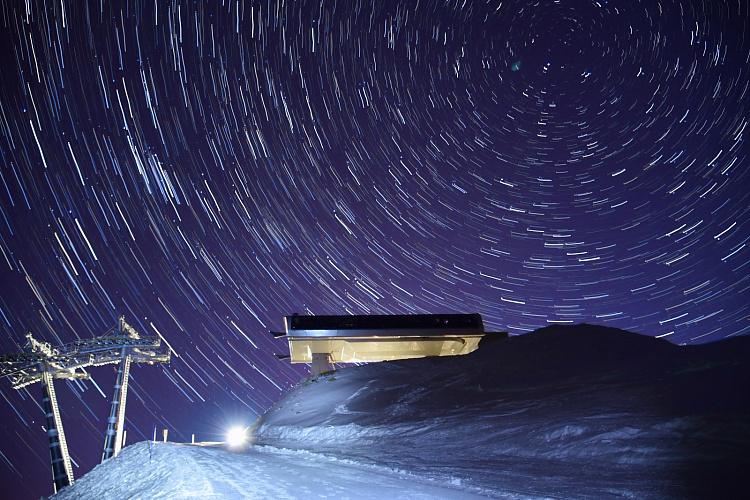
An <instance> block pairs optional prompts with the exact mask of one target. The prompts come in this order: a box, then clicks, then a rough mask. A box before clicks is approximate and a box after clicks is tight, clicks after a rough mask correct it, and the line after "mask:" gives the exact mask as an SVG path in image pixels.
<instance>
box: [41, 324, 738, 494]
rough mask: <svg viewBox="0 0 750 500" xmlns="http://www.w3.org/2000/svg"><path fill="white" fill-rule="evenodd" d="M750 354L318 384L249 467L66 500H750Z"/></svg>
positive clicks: (524, 348)
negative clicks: (490, 499) (486, 499)
mask: <svg viewBox="0 0 750 500" xmlns="http://www.w3.org/2000/svg"><path fill="white" fill-rule="evenodd" d="M748 395H750V338H738V339H730V340H726V341H722V342H718V343H713V344H705V345H702V346H686V347H679V346H675V345H673V344H670V343H669V342H666V341H663V340H658V339H654V338H651V337H645V336H641V335H637V334H633V333H629V332H624V331H622V330H616V329H610V328H604V327H595V326H590V325H579V326H575V327H572V326H567V327H550V328H546V329H542V330H538V331H536V332H532V333H530V334H526V335H523V336H520V337H511V338H508V339H501V340H495V341H493V342H485V343H483V344H482V345H481V347H480V349H479V350H478V351H476V352H475V353H472V354H470V355H467V356H460V357H450V358H425V359H419V360H405V361H397V362H389V363H378V364H371V365H365V366H360V367H351V368H346V369H343V370H339V371H335V372H330V373H327V374H324V375H321V376H318V377H313V378H309V379H306V380H304V381H302V382H300V383H299V384H297V386H295V387H294V388H292V389H291V390H290V391H289V392H288V393H287V394H286V395H285V396H283V397H282V399H281V400H280V401H278V402H277V403H276V404H275V405H274V406H273V407H272V408H271V409H270V410H269V411H268V412H267V413H266V414H265V415H264V416H263V417H262V418H261V419H260V420H259V421H258V422H257V423H256V424H255V426H254V429H253V430H254V436H255V444H254V445H252V446H248V447H247V450H246V453H244V454H233V453H229V452H228V451H226V450H224V449H221V448H201V447H196V446H179V445H171V444H166V445H165V444H161V443H156V444H155V445H153V454H152V455H150V449H151V448H150V447H151V446H152V445H151V444H149V443H148V442H143V443H138V444H136V445H133V446H130V447H128V448H126V449H125V450H123V452H122V453H121V455H120V456H118V457H116V458H115V459H112V460H110V461H108V462H106V463H105V464H102V465H100V466H98V467H97V468H95V469H94V470H93V471H91V472H90V473H89V474H87V475H85V476H84V477H83V478H81V479H80V480H78V481H77V482H76V483H75V484H74V485H73V486H71V487H68V488H65V489H64V490H63V491H62V492H61V493H59V494H58V495H57V497H55V498H84V499H85V498H91V499H94V498H96V499H100V498H114V497H118V498H122V497H126V498H194V497H197V498H326V497H336V498H391V497H392V498H475V497H477V496H480V497H494V498H512V499H526V498H582V499H595V498H596V499H599V498H638V499H649V498H675V499H676V498H680V499H682V498H688V499H690V498H745V496H744V495H745V494H746V492H747V491H748V489H749V488H750V479H749V478H748V476H749V475H748V474H747V471H748V470H750V469H748V465H750V460H749V459H748V457H750V397H749V396H748Z"/></svg>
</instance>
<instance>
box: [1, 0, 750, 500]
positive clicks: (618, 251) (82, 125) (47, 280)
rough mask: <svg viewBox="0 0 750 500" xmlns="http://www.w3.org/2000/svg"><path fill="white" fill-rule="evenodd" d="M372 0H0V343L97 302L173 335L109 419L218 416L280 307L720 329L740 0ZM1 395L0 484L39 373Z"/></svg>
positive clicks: (742, 314) (42, 446)
mask: <svg viewBox="0 0 750 500" xmlns="http://www.w3.org/2000/svg"><path fill="white" fill-rule="evenodd" d="M374 4H375V5H374V6H373V5H372V2H364V1H360V2H357V1H354V0H339V1H328V0H321V1H316V2H293V1H290V0H267V1H261V2H236V1H231V2H228V1H225V2H221V1H212V2H208V1H206V2H199V1H172V2H161V1H157V2H156V3H154V2H152V1H148V2H143V1H138V0H134V1H126V2H107V1H104V0H102V1H101V2H99V1H88V2H86V1H66V2H61V1H58V0H50V1H47V2H41V1H39V2H38V1H28V2H22V1H14V0H7V1H3V2H2V4H1V9H2V11H1V13H0V16H1V19H2V30H0V31H1V32H0V47H1V48H2V51H1V55H0V64H1V66H0V157H1V161H0V180H1V181H2V182H1V183H0V184H1V185H0V216H1V217H0V269H2V271H0V273H1V275H0V283H2V289H1V290H0V329H1V331H0V352H2V353H9V352H16V351H17V350H18V349H19V348H20V347H21V346H22V345H23V343H24V342H25V337H24V336H25V335H26V333H27V332H32V333H33V334H34V336H35V337H36V338H38V339H41V340H45V341H48V342H50V343H52V344H59V343H65V342H70V341H72V340H75V339H76V338H90V337H94V336H98V335H102V334H104V333H105V332H106V331H107V330H108V329H109V328H111V327H113V326H114V325H115V324H116V321H117V318H118V316H120V315H125V318H126V320H127V321H128V322H129V323H130V324H132V325H133V326H134V327H135V328H136V329H137V330H138V331H139V332H140V333H141V334H143V335H157V334H158V335H161V336H162V337H163V338H164V339H165V340H166V341H167V342H168V343H169V345H170V346H171V348H172V349H173V351H174V352H173V355H172V362H171V364H170V365H168V366H134V367H133V369H132V372H131V373H132V382H131V392H130V393H129V397H128V413H127V425H128V431H129V436H128V440H129V441H130V442H132V441H135V440H141V439H144V438H146V437H150V436H151V435H152V429H153V428H154V426H155V427H156V428H158V429H161V428H165V427H167V428H169V429H170V438H172V439H174V440H183V441H184V440H189V439H190V438H191V434H192V433H196V439H200V440H220V439H223V438H222V436H221V433H222V432H223V429H224V428H225V427H226V426H227V425H228V424H229V423H231V422H235V421H243V422H246V423H248V424H249V423H251V422H253V421H254V420H255V418H256V417H257V415H259V414H262V412H263V411H265V410H266V409H267V408H268V407H269V406H270V405H271V404H272V403H273V402H274V401H275V400H276V399H277V398H278V397H279V395H280V394H281V393H282V392H283V391H284V390H285V389H286V388H288V387H289V386H290V385H291V384H293V383H294V382H296V381H297V380H299V378H300V377H301V376H302V375H303V374H304V373H306V368H305V367H304V366H298V365H294V366H290V365H289V364H286V363H284V362H281V361H279V360H277V359H276V357H275V356H274V353H284V352H286V346H285V342H284V341H283V340H274V339H273V338H272V337H271V336H270V335H269V334H268V330H280V329H282V328H283V323H282V318H283V316H284V315H289V314H292V313H295V312H297V313H300V314H349V313H351V314H389V313H391V314H409V313H438V312H461V313H473V312H478V313H481V314H482V316H483V318H484V322H485V328H486V329H487V330H502V331H508V332H510V333H511V334H520V333H523V332H527V331H530V330H533V329H536V328H539V327H542V326H547V325H549V324H553V323H560V324H575V323H582V322H588V323H597V324H605V325H607V326H614V327H619V328H624V329H628V330H632V331H635V332H640V333H644V334H647V335H652V336H661V337H664V338H666V339H668V340H670V341H672V342H675V343H680V344H681V343H688V344H691V343H704V342H709V341H716V340H720V339H723V338H726V337H730V336H736V335H743V334H746V333H748V331H750V308H749V304H750V300H749V299H750V293H748V287H749V286H750V281H749V280H748V274H750V266H748V261H749V260H750V252H749V251H748V245H749V244H750V242H749V241H748V240H749V239H750V220H749V218H748V209H749V207H750V189H749V187H750V173H749V172H748V163H749V162H750V159H749V157H748V156H749V153H750V150H749V149H748V146H747V143H746V142H745V141H744V138H745V137H746V134H748V133H749V132H750V131H748V122H749V121H750V109H749V108H750V29H748V28H749V27H748V22H750V21H749V20H750V5H749V3H748V1H747V0H725V1H724V0H703V1H699V0H695V1H682V2H680V1H670V0H666V1H662V2H658V1H652V0H643V1H640V2H638V1H633V0H622V1H604V0H601V1H599V2H596V1H594V2H590V1H583V0H581V1H565V0H559V1H534V2H520V1H507V0H506V1H502V2H500V1H498V0H488V1H471V0H458V1H448V2H441V1H436V0H423V1H403V2H396V1H378V2H374ZM90 373H91V374H92V376H93V379H94V381H93V382H73V383H71V382H65V381H59V382H58V383H57V385H56V387H57V391H58V398H59V402H60V406H61V410H62V412H63V419H64V420H63V423H64V425H65V430H66V433H67V434H68V436H67V437H68V444H69V447H70V450H71V453H72V456H73V459H74V461H75V462H76V463H77V464H78V465H79V466H80V467H74V471H75V473H76V476H77V477H79V476H80V475H82V474H83V472H85V471H86V470H88V469H90V468H91V467H93V466H94V465H95V464H96V463H97V462H98V460H99V459H100V457H101V449H102V445H103V433H104V430H105V427H106V417H107V414H108V411H109V408H108V405H109V399H110V398H111V395H112V394H111V393H112V392H113V390H112V384H113V381H114V369H113V367H112V366H107V367H99V368H91V369H90ZM0 395H2V400H0V416H1V417H2V418H0V422H1V423H0V477H1V478H2V479H0V491H6V490H8V489H9V488H11V487H12V488H19V489H20V490H19V491H21V492H22V493H23V494H26V495H28V496H34V495H36V496H38V495H40V494H49V493H51V492H52V480H51V473H50V472H49V454H48V452H47V441H46V437H45V435H44V433H43V430H42V429H41V426H42V425H43V418H42V412H41V410H40V407H39V405H40V403H41V388H40V386H39V384H36V385H33V386H30V387H28V388H26V389H24V390H21V391H15V390H13V389H12V388H11V387H10V382H9V381H8V380H2V381H0ZM160 435H161V434H160Z"/></svg>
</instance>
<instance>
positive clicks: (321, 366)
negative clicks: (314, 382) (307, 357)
mask: <svg viewBox="0 0 750 500" xmlns="http://www.w3.org/2000/svg"><path fill="white" fill-rule="evenodd" d="M327 371H330V368H329V366H328V353H327V352H314V353H312V365H311V366H310V375H313V376H315V375H320V374H321V373H325V372H327Z"/></svg>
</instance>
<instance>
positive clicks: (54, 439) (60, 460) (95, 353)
mask: <svg viewBox="0 0 750 500" xmlns="http://www.w3.org/2000/svg"><path fill="white" fill-rule="evenodd" d="M26 339H27V342H26V344H25V345H24V347H23V348H22V349H21V350H20V351H19V352H18V353H16V354H5V355H2V356H0V378H4V377H10V379H11V384H12V386H13V388H14V389H22V388H24V387H26V386H28V385H31V384H33V383H35V382H41V385H42V403H43V408H44V413H45V418H46V429H47V438H48V439H49V450H50V459H51V461H52V478H53V481H54V484H55V492H57V491H59V490H60V489H61V488H63V487H64V486H68V485H69V484H73V481H74V479H73V470H72V467H71V464H70V456H69V454H68V445H67V442H66V440H65V432H64V431H63V425H62V421H61V419H60V410H59V408H58V405H57V397H56V395H55V387H54V384H53V380H54V379H61V378H62V379H68V380H72V379H88V378H90V375H89V374H88V373H87V372H86V371H85V368H86V367H89V366H101V365H106V364H114V363H119V364H120V366H119V369H118V372H117V380H116V382H115V395H114V397H113V399H112V406H111V410H110V417H109V419H108V420H107V432H106V434H105V444H104V454H103V457H102V460H104V459H106V458H109V457H110V456H113V455H116V454H117V452H118V451H119V450H120V447H121V446H122V429H123V425H122V424H123V422H124V419H125V398H126V396H127V380H128V373H129V370H130V364H131V363H133V362H135V363H149V364H153V363H168V362H169V359H170V351H169V347H168V346H166V345H164V346H162V344H161V339H160V338H159V337H142V336H140V335H139V334H138V333H137V332H136V331H135V329H134V328H133V327H131V326H130V325H128V324H127V323H126V322H125V320H124V318H123V317H120V318H119V321H118V324H117V325H116V326H115V327H114V328H112V329H111V330H109V331H108V332H107V333H105V334H104V335H103V336H101V337H95V338H93V339H83V340H76V341H74V342H71V343H69V344H64V345H62V346H59V347H54V348H53V347H52V346H51V345H50V344H49V343H47V342H40V341H38V340H36V339H35V338H34V337H33V336H32V335H31V333H29V334H27V335H26ZM78 369H80V370H81V372H77V371H76V370H78Z"/></svg>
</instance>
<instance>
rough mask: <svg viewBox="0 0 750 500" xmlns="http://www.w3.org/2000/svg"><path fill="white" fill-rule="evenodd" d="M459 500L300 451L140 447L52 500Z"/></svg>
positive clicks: (425, 485) (446, 491) (420, 483)
mask: <svg viewBox="0 0 750 500" xmlns="http://www.w3.org/2000/svg"><path fill="white" fill-rule="evenodd" d="M122 498H127V499H143V500H156V499H183V498H195V499H201V500H203V499H227V500H234V499H242V498H252V499H268V500H282V499H296V498H337V499H347V498H349V499H381V498H389V499H404V500H406V499H409V500H411V499H415V500H430V499H464V498H477V499H478V498H481V497H479V496H476V495H469V496H467V494H466V492H463V491H461V490H459V489H456V488H452V487H450V485H441V484H431V483H430V482H429V481H424V480H421V479H420V478H418V477H414V476H412V475H410V474H408V473H406V472H396V471H391V470H388V469H385V468H382V467H377V466H372V465H364V464H359V463H356V462H350V461H346V460H337V459H336V458H334V457H326V456H322V455H317V454H314V453H308V452H304V451H291V450H279V449H275V448H271V447H263V446H255V447H251V448H249V449H248V450H246V452H245V453H230V452H229V451H227V450H225V449H223V448H221V447H201V446H193V445H179V444H173V443H166V444H165V443H149V442H145V441H144V442H140V443H137V444H134V445H132V446H129V447H127V448H125V449H124V450H123V451H122V453H121V454H120V455H118V456H117V457H115V458H113V459H110V460H108V461H107V462H105V463H104V464H101V465H99V466H97V467H96V468H94V469H93V470H92V471H91V472H89V473H88V474H86V475H85V476H83V477H82V478H81V479H79V480H78V481H76V482H75V483H74V484H73V485H72V486H68V487H66V488H63V489H62V490H61V491H60V492H59V493H58V494H57V495H55V496H54V499H55V500H61V499H66V500H67V499H70V500H73V499H75V500H107V499H122Z"/></svg>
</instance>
